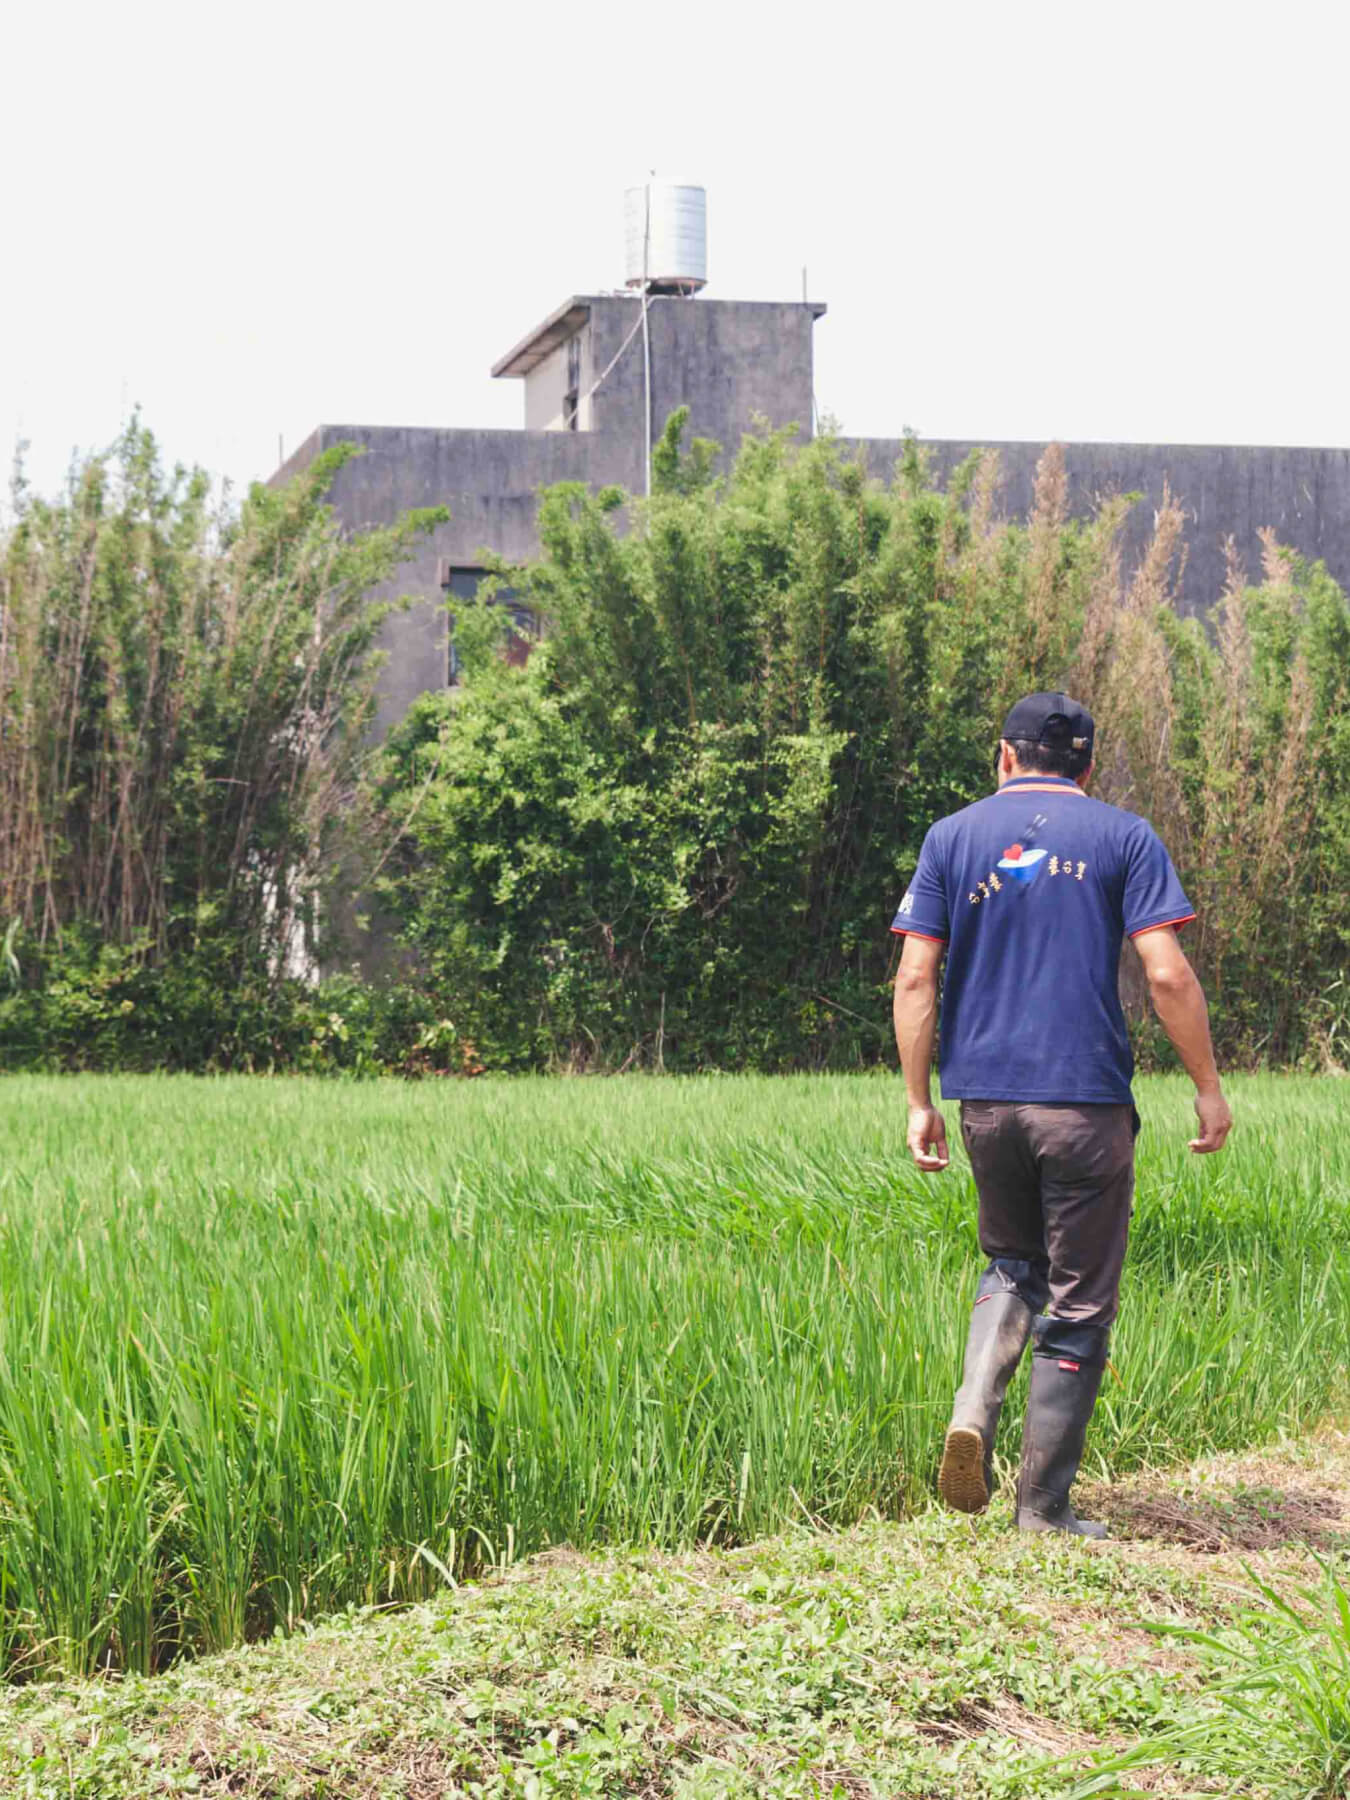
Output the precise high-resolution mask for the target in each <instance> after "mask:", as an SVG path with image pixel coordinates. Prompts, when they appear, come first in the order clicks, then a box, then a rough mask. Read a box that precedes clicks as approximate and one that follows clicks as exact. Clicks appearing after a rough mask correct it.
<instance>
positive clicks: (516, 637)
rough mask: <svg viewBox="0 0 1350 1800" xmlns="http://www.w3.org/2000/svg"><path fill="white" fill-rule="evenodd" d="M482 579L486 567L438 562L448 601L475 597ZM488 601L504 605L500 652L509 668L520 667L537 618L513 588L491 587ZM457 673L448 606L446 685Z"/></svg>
mask: <svg viewBox="0 0 1350 1800" xmlns="http://www.w3.org/2000/svg"><path fill="white" fill-rule="evenodd" d="M486 579H487V570H486V569H480V568H467V567H459V566H456V565H455V564H442V567H441V591H442V593H444V594H445V595H446V596H447V597H448V598H449V599H452V600H453V599H460V600H473V599H475V598H476V597H477V594H478V589H479V587H480V586H481V584H482V583H483V582H484V581H485V580H486ZM489 604H490V605H492V606H504V607H505V608H506V609H507V611H508V612H509V613H510V615H511V631H510V633H509V635H508V637H507V640H506V647H505V651H504V655H505V657H506V660H507V662H508V663H510V664H511V666H512V667H513V668H520V667H521V666H522V665H523V664H524V663H525V661H526V660H527V658H528V657H529V654H530V643H531V640H532V639H533V638H534V637H536V636H537V635H538V631H539V620H538V618H537V616H536V615H535V613H534V612H533V611H532V610H531V609H530V608H529V607H528V606H526V605H524V603H523V602H522V601H520V600H519V599H517V597H516V593H515V590H514V588H509V587H498V588H496V589H494V591H493V593H492V596H491V599H490V601H489ZM459 676H460V661H459V654H458V652H457V651H456V649H455V615H454V611H453V609H451V610H450V611H449V612H448V613H447V633H446V669H445V679H446V685H447V686H448V687H454V686H455V684H456V683H457V682H458V680H459Z"/></svg>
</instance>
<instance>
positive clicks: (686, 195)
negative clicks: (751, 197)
mask: <svg viewBox="0 0 1350 1800" xmlns="http://www.w3.org/2000/svg"><path fill="white" fill-rule="evenodd" d="M623 222H624V250H625V257H624V263H625V280H626V281H627V284H628V286H629V287H635V288H640V287H641V286H642V284H643V281H644V279H645V280H646V281H647V282H648V284H649V285H650V287H651V290H652V292H653V293H654V294H696V293H697V292H698V290H699V289H700V288H701V287H706V286H707V282H708V196H707V194H706V193H705V192H704V190H703V189H702V188H701V187H691V186H689V185H688V184H687V183H684V182H679V181H658V180H657V179H656V178H655V176H653V178H652V179H651V180H650V181H648V182H645V183H644V184H643V185H642V186H641V187H630V188H629V189H628V190H627V191H626V192H625V194H624V197H623Z"/></svg>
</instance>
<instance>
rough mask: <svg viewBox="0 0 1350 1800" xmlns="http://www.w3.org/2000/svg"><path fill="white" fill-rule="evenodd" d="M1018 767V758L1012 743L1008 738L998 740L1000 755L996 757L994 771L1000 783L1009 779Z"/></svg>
mask: <svg viewBox="0 0 1350 1800" xmlns="http://www.w3.org/2000/svg"><path fill="white" fill-rule="evenodd" d="M1016 767H1017V758H1016V757H1015V756H1014V755H1013V750H1012V745H1011V744H1010V743H1009V742H1008V740H1007V738H1000V739H999V740H998V755H997V756H996V757H995V758H994V773H995V775H996V776H997V777H998V779H999V781H1000V783H1001V782H1004V781H1007V780H1008V779H1009V777H1010V776H1011V775H1012V772H1013V770H1014V769H1015V768H1016Z"/></svg>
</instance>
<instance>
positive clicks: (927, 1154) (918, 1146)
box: [906, 1106, 1218, 1173]
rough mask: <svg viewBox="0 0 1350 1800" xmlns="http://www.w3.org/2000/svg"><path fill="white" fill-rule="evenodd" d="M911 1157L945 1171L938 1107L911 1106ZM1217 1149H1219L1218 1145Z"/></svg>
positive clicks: (943, 1122)
mask: <svg viewBox="0 0 1350 1800" xmlns="http://www.w3.org/2000/svg"><path fill="white" fill-rule="evenodd" d="M906 1142H907V1143H908V1144H909V1150H910V1155H911V1156H912V1157H913V1158H914V1160H915V1162H916V1163H917V1164H918V1166H919V1167H920V1168H921V1169H926V1170H928V1171H929V1172H930V1173H931V1172H933V1171H935V1170H938V1169H945V1168H946V1166H947V1164H948V1162H949V1161H950V1158H949V1157H948V1155H947V1122H946V1120H945V1119H944V1118H943V1116H942V1114H941V1113H940V1112H939V1111H938V1109H937V1107H936V1106H911V1107H910V1109H909V1133H908V1136H907V1138H906ZM1214 1147H1215V1149H1216V1150H1217V1149H1218V1145H1217V1144H1216V1145H1215V1146H1214Z"/></svg>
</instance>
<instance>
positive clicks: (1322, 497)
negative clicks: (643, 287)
mask: <svg viewBox="0 0 1350 1800" xmlns="http://www.w3.org/2000/svg"><path fill="white" fill-rule="evenodd" d="M825 310H826V309H825V307H824V306H823V305H821V304H819V303H817V302H806V301H798V302H781V303H779V302H760V301H731V300H706V299H701V298H693V297H691V296H689V295H687V294H684V293H675V292H669V291H665V292H663V291H659V290H658V289H656V288H653V290H652V292H651V294H650V296H649V306H648V316H647V338H648V340H649V355H648V354H647V353H646V352H645V350H644V343H643V333H642V330H641V324H642V302H641V298H640V296H639V295H638V294H636V293H607V294H590V295H577V296H574V297H573V298H572V299H570V300H567V301H565V302H564V303H563V304H562V305H561V306H560V307H558V308H557V310H556V311H555V312H553V313H551V314H550V315H549V317H548V318H547V319H545V320H544V321H543V322H542V324H540V325H538V326H536V327H535V329H534V330H533V331H531V332H530V333H529V334H528V336H526V337H524V338H522V340H521V341H520V343H518V344H517V345H516V347H515V348H514V349H513V350H511V351H509V352H508V353H507V355H505V356H504V357H502V359H501V361H500V362H498V363H497V364H496V366H495V368H494V369H493V371H492V373H493V374H494V375H495V376H498V377H503V378H507V379H514V380H520V381H522V382H523V384H524V402H525V406H524V412H525V423H524V429H523V430H520V431H475V430H456V429H454V428H447V429H445V430H440V429H436V430H426V429H400V428H399V427H396V426H371V425H341V424H340V425H320V426H319V427H318V429H317V430H316V431H314V432H313V433H312V434H311V435H310V436H309V437H308V438H307V439H306V440H305V442H304V443H303V444H302V445H301V446H300V448H299V449H298V450H297V451H296V452H295V454H294V455H293V456H292V457H291V458H290V459H289V460H288V461H287V462H286V463H285V464H284V465H283V466H282V468H281V469H279V470H278V471H277V473H276V475H274V476H273V478H272V480H273V482H280V481H284V480H285V479H286V478H287V477H289V476H290V475H293V474H295V473H297V472H298V471H299V470H300V469H302V468H303V467H305V466H306V464H308V463H309V462H310V461H311V460H312V459H313V458H314V457H315V456H316V455H317V454H318V453H319V452H320V451H321V450H323V449H325V448H327V447H329V446H331V445H333V444H337V443H355V444H357V445H359V446H360V447H361V449H362V450H363V451H365V452H366V454H365V455H363V456H360V457H356V458H354V459H353V460H352V461H350V462H349V463H347V464H346V465H345V467H344V468H343V469H342V470H341V471H340V473H339V475H338V477H337V480H336V481H335V483H334V486H333V491H332V503H333V505H334V507H335V509H336V511H337V514H338V516H339V518H340V519H341V520H342V521H343V523H344V524H346V525H347V526H349V527H351V528H353V529H356V528H360V527H362V526H367V525H374V524H384V523H388V522H390V521H392V520H393V519H394V518H396V517H397V516H398V515H399V514H400V513H401V512H403V511H405V510H406V509H407V508H409V507H415V506H429V505H436V504H445V505H448V506H449V508H450V510H451V519H450V523H449V524H448V525H446V526H444V527H442V528H441V529H439V530H438V531H437V532H436V534H435V536H434V538H433V539H431V540H429V541H428V542H426V544H425V545H424V547H423V549H422V551H421V552H420V554H419V557H418V560H417V561H416V562H415V563H412V564H409V565H406V566H405V568H404V570H403V572H402V573H401V574H400V576H399V577H398V579H397V581H395V582H394V583H392V584H391V585H390V590H389V597H391V598H392V597H395V596H396V595H398V594H407V593H413V594H416V595H418V596H420V597H421V598H420V599H419V603H418V604H417V605H416V606H415V607H414V608H413V609H412V610H411V611H408V612H404V613H399V614H396V615H394V616H393V617H391V618H390V619H389V620H388V622H387V623H386V626H385V635H384V647H385V649H386V651H387V653H388V663H387V666H386V668H385V670H384V674H383V688H382V700H381V710H380V725H381V728H387V727H388V726H389V725H390V724H392V723H393V722H394V721H395V720H396V719H398V718H399V717H400V716H401V715H402V713H403V711H404V710H405V709H406V707H407V706H408V704H409V703H410V702H411V700H412V699H413V698H414V697H415V696H416V695H417V694H419V693H422V692H424V691H425V690H427V689H429V688H435V687H441V686H443V685H444V684H445V683H446V682H447V681H448V680H449V679H451V676H452V673H453V653H452V649H451V645H450V641H449V632H448V629H447V621H448V612H447V601H448V600H450V599H451V598H452V597H453V596H455V595H468V594H471V593H472V592H473V591H474V589H475V587H476V586H477V583H478V580H479V579H480V577H481V573H482V554H481V553H482V550H483V548H484V547H486V548H488V549H490V550H492V551H495V552H496V553H498V554H499V555H501V556H504V557H506V558H507V559H509V560H511V561H522V560H525V559H527V558H529V557H530V556H532V555H534V554H535V553H536V551H537V549H538V543H537V539H536V535H535V509H536V499H537V495H538V492H539V490H540V488H542V487H545V486H547V485H549V484H551V483H553V482H557V481H583V482H586V483H588V484H589V485H591V486H592V487H600V486H603V485H605V484H608V483H619V484H621V485H622V486H624V487H626V488H628V489H630V490H631V491H634V492H641V491H642V488H643V485H644V480H645V464H646V420H645V418H644V413H645V411H646V406H647V403H646V394H647V383H648V369H650V420H651V425H652V429H653V431H656V432H659V431H660V429H661V426H662V425H663V424H664V422H665V420H666V418H667V417H668V416H669V414H670V413H671V412H673V411H674V410H675V408H676V407H677V406H688V407H689V409H690V420H689V427H688V435H690V436H699V437H711V438H715V439H716V440H717V441H718V442H719V443H721V444H722V445H724V446H725V447H726V449H727V450H728V452H731V451H734V450H735V448H736V447H737V446H738V445H739V443H740V440H741V438H742V436H743V435H744V433H745V432H746V431H748V430H749V429H750V428H751V426H752V424H753V423H754V422H755V421H756V420H767V421H768V423H769V424H770V425H773V426H782V425H790V424H795V425H797V426H798V427H799V428H800V430H801V433H802V435H803V436H809V434H810V432H811V428H812V419H813V398H812V397H813V379H812V342H813V334H814V330H815V326H816V323H817V321H818V320H819V319H820V318H821V317H822V316H823V315H824V313H825ZM858 442H859V443H860V446H861V448H862V449H863V451H864V453H865V455H866V457H867V461H868V464H869V467H870V468H871V469H872V471H873V472H874V473H875V474H877V475H879V476H884V475H887V474H888V473H889V472H890V470H891V468H892V467H893V466H894V463H895V461H896V458H897V457H898V456H899V454H900V452H901V449H902V442H903V441H902V440H901V439H899V438H895V439H876V438H874V439H864V440H858ZM974 447H975V446H974V445H973V444H969V443H952V442H935V443H932V444H931V445H930V446H929V448H930V449H931V450H932V452H933V456H934V461H935V466H936V468H937V471H938V472H939V474H941V475H943V476H945V475H946V474H948V473H949V472H950V471H951V470H952V469H953V468H954V467H955V466H956V465H957V464H958V463H959V462H960V461H961V460H962V459H963V458H964V457H965V456H966V455H967V454H968V453H969V452H970V450H971V449H973V448H974ZM996 447H997V448H998V449H999V451H1000V452H1001V457H1002V488H1001V505H1002V508H1003V510H1004V511H1005V512H1006V513H1007V514H1008V515H1009V516H1011V517H1018V516H1025V514H1026V512H1027V510H1028V509H1029V507H1030V505H1031V498H1032V486H1033V482H1034V476H1035V469H1036V464H1037V461H1038V460H1039V458H1040V455H1041V453H1042V451H1043V450H1044V448H1045V446H1044V445H1043V444H1031V443H1015V444H999V445H997V446H996ZM1065 457H1066V464H1067V471H1068V478H1069V488H1070V504H1071V507H1072V509H1073V510H1074V511H1075V512H1076V513H1079V514H1085V513H1088V512H1090V511H1091V510H1092V509H1093V507H1094V505H1095V503H1096V501H1097V499H1098V498H1099V497H1102V496H1105V495H1108V494H1117V493H1132V492H1137V493H1139V494H1140V495H1142V496H1143V497H1142V498H1141V500H1140V501H1139V503H1138V504H1137V505H1136V507H1135V508H1134V511H1133V514H1132V515H1131V518H1130V520H1129V523H1128V525H1127V529H1126V555H1127V560H1128V558H1129V557H1130V556H1131V555H1132V554H1137V552H1138V547H1139V545H1140V544H1141V543H1142V542H1143V541H1144V539H1145V538H1146V537H1147V535H1148V532H1149V530H1150V529H1151V526H1152V521H1153V514H1154V510H1155V508H1156V506H1157V504H1158V501H1159V500H1160V498H1161V495H1162V491H1163V485H1164V483H1165V482H1166V483H1169V484H1170V486H1171V489H1172V491H1173V493H1174V494H1176V495H1177V496H1178V497H1179V498H1180V499H1181V501H1182V502H1183V504H1184V505H1185V507H1186V510H1187V512H1188V515H1189V528H1188V533H1187V539H1188V546H1189V554H1188V561H1187V564H1186V569H1185V575H1184V588H1183V594H1182V600H1183V605H1184V606H1186V607H1187V608H1188V609H1189V610H1193V611H1202V610H1204V609H1205V608H1207V607H1208V606H1209V605H1211V604H1212V603H1213V601H1214V600H1215V599H1217V598H1218V595H1219V593H1220V591H1221V590H1222V587H1223V581H1224V569H1225V559H1224V544H1225V540H1226V539H1227V538H1228V537H1229V536H1232V537H1233V538H1234V539H1235V540H1236V543H1237V546H1238V549H1239V552H1240V553H1241V554H1242V555H1243V556H1244V557H1245V559H1246V561H1247V566H1248V568H1249V569H1251V570H1252V571H1253V573H1255V572H1256V571H1257V570H1259V567H1260V559H1259V543H1258V539H1257V533H1258V531H1259V530H1260V529H1261V528H1262V527H1263V526H1272V527H1273V528H1274V529H1275V531H1276V533H1277V534H1278V536H1279V538H1280V540H1281V541H1282V542H1283V543H1286V544H1289V545H1292V546H1293V547H1294V548H1295V549H1296V550H1298V551H1300V552H1302V553H1303V554H1304V555H1307V556H1310V557H1320V558H1322V559H1324V560H1325V562H1326V563H1327V565H1328V567H1329V568H1330V570H1331V572H1332V574H1333V575H1334V576H1335V577H1336V578H1337V580H1338V581H1340V582H1342V583H1343V584H1350V450H1340V449H1322V450H1318V449H1278V448H1267V449H1261V448H1256V447H1226V446H1220V445H1187V446H1180V445H1146V444H1069V445H1066V446H1065Z"/></svg>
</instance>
